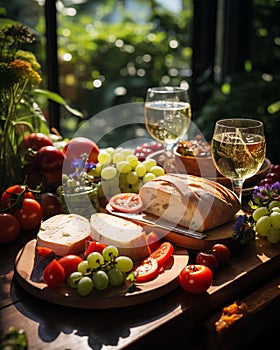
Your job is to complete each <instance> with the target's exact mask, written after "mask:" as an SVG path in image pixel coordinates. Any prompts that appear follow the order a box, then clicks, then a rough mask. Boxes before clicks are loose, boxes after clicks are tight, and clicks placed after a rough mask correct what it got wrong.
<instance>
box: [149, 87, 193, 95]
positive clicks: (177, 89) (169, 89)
mask: <svg viewBox="0 0 280 350" xmlns="http://www.w3.org/2000/svg"><path fill="white" fill-rule="evenodd" d="M180 91H181V92H188V89H186V88H183V87H181V86H154V87H150V88H148V92H158V93H163V94H166V93H172V92H180Z"/></svg>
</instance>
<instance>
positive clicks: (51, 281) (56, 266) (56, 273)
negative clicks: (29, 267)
mask: <svg viewBox="0 0 280 350" xmlns="http://www.w3.org/2000/svg"><path fill="white" fill-rule="evenodd" d="M43 279H44V282H45V283H46V284H47V285H48V287H50V288H59V287H61V286H62V284H63V283H64V281H65V272H64V268H63V266H62V265H61V264H60V263H59V262H58V261H57V260H55V259H53V260H52V261H51V262H50V263H49V264H48V265H47V266H46V268H45V270H44V273H43Z"/></svg>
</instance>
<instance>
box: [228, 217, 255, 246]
mask: <svg viewBox="0 0 280 350" xmlns="http://www.w3.org/2000/svg"><path fill="white" fill-rule="evenodd" d="M253 226H254V220H253V218H252V216H249V215H246V214H244V215H239V216H238V217H237V218H236V220H235V223H234V224H233V226H232V229H233V234H232V239H234V240H240V243H241V244H243V245H245V244H248V243H249V242H250V241H252V240H253V239H254V237H255V234H254V230H253Z"/></svg>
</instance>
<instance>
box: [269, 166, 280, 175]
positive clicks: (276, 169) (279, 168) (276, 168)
mask: <svg viewBox="0 0 280 350" xmlns="http://www.w3.org/2000/svg"><path fill="white" fill-rule="evenodd" d="M270 172H271V173H276V174H278V175H279V176H280V164H274V165H272V167H271V168H270Z"/></svg>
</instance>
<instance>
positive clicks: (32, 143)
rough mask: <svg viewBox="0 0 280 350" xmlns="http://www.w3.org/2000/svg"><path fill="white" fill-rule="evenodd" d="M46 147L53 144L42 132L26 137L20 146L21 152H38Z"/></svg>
mask: <svg viewBox="0 0 280 350" xmlns="http://www.w3.org/2000/svg"><path fill="white" fill-rule="evenodd" d="M44 146H53V142H52V140H51V139H49V138H48V136H47V135H45V134H43V133H40V132H38V133H36V132H34V133H31V134H29V135H26V136H25V137H24V138H23V140H22V141H21V143H20V144H19V148H20V150H21V151H27V150H28V149H29V148H31V149H33V150H34V151H38V150H39V149H40V148H42V147H44Z"/></svg>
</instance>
